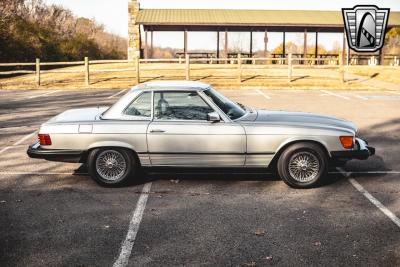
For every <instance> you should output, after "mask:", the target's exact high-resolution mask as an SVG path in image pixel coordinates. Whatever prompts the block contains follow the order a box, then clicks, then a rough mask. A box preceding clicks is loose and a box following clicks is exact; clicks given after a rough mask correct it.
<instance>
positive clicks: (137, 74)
mask: <svg viewBox="0 0 400 267" xmlns="http://www.w3.org/2000/svg"><path fill="white" fill-rule="evenodd" d="M135 71H136V75H135V77H136V84H139V83H140V54H139V53H138V54H136V57H135Z"/></svg>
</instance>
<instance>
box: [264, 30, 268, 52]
mask: <svg viewBox="0 0 400 267" xmlns="http://www.w3.org/2000/svg"><path fill="white" fill-rule="evenodd" d="M264 57H268V31H267V30H265V32H264Z"/></svg>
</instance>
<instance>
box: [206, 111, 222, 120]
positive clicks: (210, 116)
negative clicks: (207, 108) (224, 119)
mask: <svg viewBox="0 0 400 267" xmlns="http://www.w3.org/2000/svg"><path fill="white" fill-rule="evenodd" d="M220 120H221V117H220V116H219V114H218V113H217V112H211V113H208V114H207V121H211V122H219V121H220Z"/></svg>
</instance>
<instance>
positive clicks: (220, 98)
mask: <svg viewBox="0 0 400 267" xmlns="http://www.w3.org/2000/svg"><path fill="white" fill-rule="evenodd" d="M204 93H205V94H206V95H207V96H208V97H209V98H210V99H211V100H212V101H213V102H214V103H215V104H216V105H217V106H218V107H219V108H220V109H221V110H222V111H223V112H224V113H225V114H226V115H228V117H229V118H230V119H231V120H236V119H238V118H240V117H242V116H243V115H244V114H245V113H246V111H245V109H244V108H242V107H240V106H239V105H238V104H236V103H235V102H233V101H232V100H230V99H229V98H227V97H226V96H224V95H222V94H220V93H219V92H217V91H216V90H214V89H212V88H210V89H207V90H205V91H204Z"/></svg>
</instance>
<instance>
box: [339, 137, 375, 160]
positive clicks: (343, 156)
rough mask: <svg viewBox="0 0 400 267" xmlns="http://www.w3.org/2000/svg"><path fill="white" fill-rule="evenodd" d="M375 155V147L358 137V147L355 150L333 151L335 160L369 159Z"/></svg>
mask: <svg viewBox="0 0 400 267" xmlns="http://www.w3.org/2000/svg"><path fill="white" fill-rule="evenodd" d="M372 155H375V148H373V147H371V146H368V143H367V142H366V141H364V140H362V139H360V138H356V147H355V148H354V149H353V150H342V151H331V156H332V159H334V160H351V159H361V160H364V159H367V158H369V157H370V156H372Z"/></svg>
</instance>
